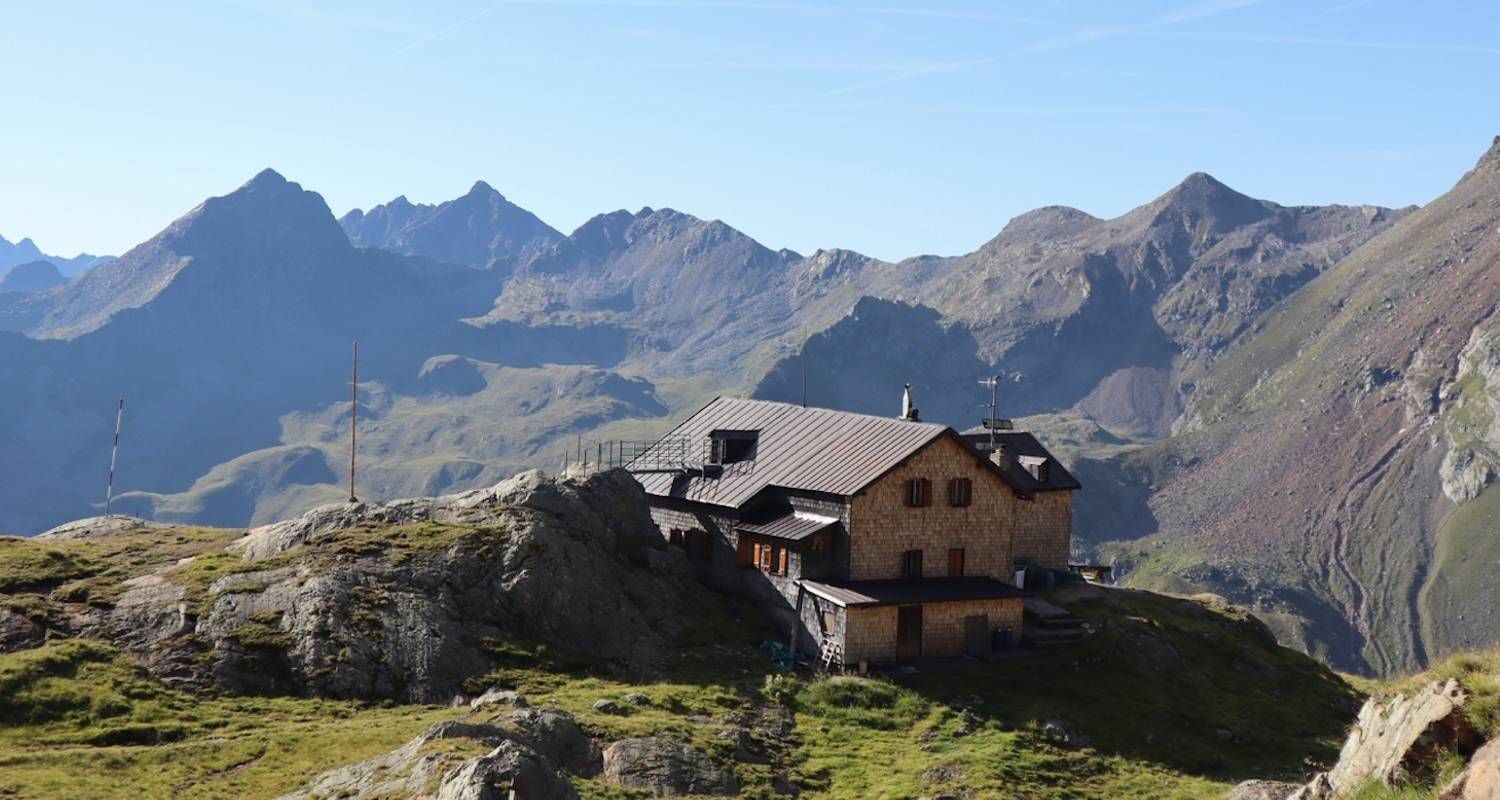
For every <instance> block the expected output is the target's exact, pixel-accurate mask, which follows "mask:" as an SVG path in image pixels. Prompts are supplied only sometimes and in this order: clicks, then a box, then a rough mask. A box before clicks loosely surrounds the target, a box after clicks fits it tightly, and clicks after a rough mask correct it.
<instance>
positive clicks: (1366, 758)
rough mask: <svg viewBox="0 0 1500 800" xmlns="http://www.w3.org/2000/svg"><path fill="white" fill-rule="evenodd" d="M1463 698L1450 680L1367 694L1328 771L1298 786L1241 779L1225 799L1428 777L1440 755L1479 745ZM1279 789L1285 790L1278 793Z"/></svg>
mask: <svg viewBox="0 0 1500 800" xmlns="http://www.w3.org/2000/svg"><path fill="white" fill-rule="evenodd" d="M1468 699H1469V694H1468V692H1467V691H1466V690H1465V689H1464V687H1463V686H1462V685H1460V684H1459V683H1458V682H1457V681H1455V680H1452V679H1449V680H1446V681H1440V682H1436V681H1435V682H1433V683H1429V684H1427V685H1426V686H1423V687H1422V688H1421V689H1419V690H1418V691H1416V692H1415V693H1413V694H1411V695H1405V696H1396V697H1390V698H1382V697H1372V698H1370V699H1369V700H1368V701H1366V702H1365V704H1364V706H1363V707H1362V708H1361V709H1360V711H1359V718H1358V719H1357V720H1356V721H1355V723H1354V727H1353V729H1352V730H1351V731H1350V732H1349V737H1348V738H1347V739H1345V740H1344V747H1343V749H1342V750H1341V751H1339V760H1338V762H1337V763H1336V764H1334V766H1333V769H1330V770H1329V771H1327V772H1322V773H1319V774H1317V775H1315V776H1313V779H1312V780H1311V781H1309V782H1308V783H1307V784H1305V785H1302V786H1300V787H1298V786H1296V785H1292V784H1282V783H1277V782H1271V781H1246V782H1245V783H1242V784H1240V785H1239V786H1236V787H1235V788H1234V790H1233V791H1232V792H1231V793H1230V795H1229V797H1230V798H1231V800H1259V798H1270V799H1271V800H1338V798H1343V797H1347V796H1349V795H1351V794H1352V793H1353V792H1355V791H1356V790H1358V789H1359V788H1360V787H1361V786H1362V785H1364V784H1366V783H1368V782H1370V781H1372V780H1373V781H1376V782H1378V783H1382V784H1385V785H1400V784H1409V783H1412V782H1416V781H1430V780H1432V779H1433V778H1434V777H1436V774H1437V771H1438V769H1439V764H1440V763H1441V762H1442V760H1443V759H1444V758H1445V757H1447V756H1448V755H1449V754H1451V753H1455V752H1456V753H1459V754H1468V753H1473V752H1474V750H1475V747H1476V746H1477V745H1478V743H1479V736H1478V734H1476V733H1475V731H1474V728H1473V727H1472V726H1471V725H1470V724H1469V719H1468V717H1467V715H1466V714H1465V711H1464V706H1465V704H1466V703H1467V702H1468ZM1486 749H1493V748H1486ZM1481 752H1483V751H1481ZM1491 760H1494V761H1500V753H1496V754H1493V755H1492V756H1489V757H1486V761H1485V764H1484V765H1480V767H1481V769H1493V768H1496V766H1497V765H1496V764H1491V763H1490V761H1491ZM1477 761H1478V759H1477V758H1476V762H1477ZM1474 769H1475V765H1471V767H1470V770H1469V772H1470V773H1472V772H1473V770H1474ZM1486 774H1487V773H1486ZM1451 788H1452V787H1450V789H1451ZM1283 790H1285V793H1282V794H1278V792H1283ZM1444 796H1445V797H1446V796H1448V795H1447V794H1446V793H1445V795H1444ZM1477 796H1481V797H1486V798H1488V797H1491V796H1492V795H1477ZM1453 797H1454V798H1458V797H1467V795H1453Z"/></svg>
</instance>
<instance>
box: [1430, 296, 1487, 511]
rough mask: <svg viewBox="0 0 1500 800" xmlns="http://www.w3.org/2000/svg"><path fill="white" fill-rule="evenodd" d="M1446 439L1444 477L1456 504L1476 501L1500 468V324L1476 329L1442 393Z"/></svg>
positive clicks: (1448, 490)
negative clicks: (1453, 376) (1497, 421)
mask: <svg viewBox="0 0 1500 800" xmlns="http://www.w3.org/2000/svg"><path fill="white" fill-rule="evenodd" d="M1441 396H1442V407H1443V410H1444V411H1445V412H1447V413H1445V414H1444V415H1443V420H1444V423H1445V426H1444V438H1445V439H1446V443H1447V446H1448V449H1447V452H1446V453H1444V454H1443V464H1442V468H1441V472H1440V475H1441V477H1442V480H1443V493H1444V494H1446V495H1447V496H1448V498H1449V499H1451V500H1453V501H1454V502H1458V503H1462V502H1464V501H1466V500H1472V499H1474V498H1475V497H1478V496H1479V493H1480V492H1482V491H1484V489H1485V487H1487V486H1489V485H1490V484H1491V483H1494V481H1495V476H1496V473H1497V471H1500V424H1496V420H1500V327H1497V323H1496V322H1495V321H1493V320H1492V321H1487V322H1486V323H1485V324H1484V325H1481V326H1480V327H1478V328H1475V329H1474V332H1473V333H1472V334H1471V335H1470V337H1469V343H1468V345H1467V346H1465V347H1464V349H1463V352H1461V353H1459V356H1458V370H1457V373H1456V378H1455V380H1454V381H1453V383H1451V384H1449V385H1448V386H1446V387H1444V389H1443V390H1442V392H1441Z"/></svg>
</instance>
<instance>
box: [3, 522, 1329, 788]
mask: <svg viewBox="0 0 1500 800" xmlns="http://www.w3.org/2000/svg"><path fill="white" fill-rule="evenodd" d="M438 533H441V532H438ZM356 534H357V535H356ZM391 534H392V535H391V537H390V541H389V542H387V544H389V546H390V547H391V548H393V550H392V552H393V553H395V554H398V555H399V552H400V551H401V550H402V548H405V547H409V546H411V543H410V542H408V541H406V540H407V539H409V538H411V536H412V535H414V532H413V530H411V529H409V528H401V529H395V530H394V531H392V532H391ZM228 535H229V532H224V531H209V530H202V529H167V530H161V531H154V532H142V533H136V534H128V535H124V536H120V537H110V538H107V539H103V540H96V541H90V540H82V541H67V542H50V543H47V542H35V541H16V540H7V541H5V542H4V543H3V544H0V585H4V586H10V587H19V588H21V589H24V591H17V592H16V593H11V594H8V595H4V599H5V600H6V602H7V605H10V604H13V603H23V602H30V603H31V604H33V605H43V603H42V601H44V600H45V601H47V603H51V602H53V600H54V596H55V595H57V594H69V595H82V596H85V597H87V598H89V599H90V600H91V601H93V602H97V603H107V602H108V598H109V597H110V595H111V593H112V590H113V581H117V580H118V579H120V578H121V577H124V576H126V575H128V574H130V573H133V572H137V571H139V570H140V569H141V568H142V567H143V566H144V565H145V564H146V562H148V561H149V562H155V563H161V561H160V560H159V559H162V558H175V557H178V556H180V555H181V554H184V553H187V552H203V553H204V556H200V559H199V560H195V561H194V562H189V563H188V564H186V565H183V566H179V567H176V568H175V569H199V570H206V572H205V574H204V575H202V576H201V577H202V579H203V580H204V581H207V580H210V579H211V578H212V577H218V576H220V575H222V574H224V573H225V572H227V571H232V570H233V569H234V565H233V564H231V563H219V562H220V561H221V559H220V558H218V557H217V555H215V554H216V553H218V552H219V546H220V545H221V544H222V542H223V541H224V540H225V537H227V536H228ZM438 538H442V537H440V536H439V537H438ZM380 540H381V535H380V532H379V531H373V530H370V531H359V532H356V533H352V534H351V536H350V541H349V546H350V547H359V548H364V547H368V546H375V545H376V544H378V543H379V541H380ZM158 548H159V550H158ZM53 551H56V552H57V553H59V554H60V555H56V556H54V555H49V553H51V552H53ZM148 554H149V555H150V556H151V557H149V558H148ZM80 563H81V564H82V566H80ZM39 564H40V565H41V566H39ZM48 564H54V565H56V571H52V569H51V568H50V567H48V566H46V565H48ZM121 564H134V566H129V567H128V568H127V567H123V566H121ZM195 565H199V566H195ZM210 566H211V567H212V569H209V567H210ZM210 573H211V574H210ZM106 576H113V577H109V578H107V577H106ZM27 598H29V600H25V599H27ZM1062 602H1066V603H1068V604H1069V605H1071V606H1072V607H1073V608H1074V610H1075V613H1078V614H1079V615H1081V616H1083V617H1085V618H1086V619H1087V620H1089V621H1090V623H1091V624H1092V625H1094V626H1096V627H1097V628H1098V629H1099V631H1100V632H1099V633H1097V634H1096V635H1094V636H1093V637H1091V638H1090V639H1089V640H1087V641H1086V642H1085V643H1083V644H1080V645H1077V646H1075V647H1072V648H1068V649H1063V650H1054V651H1050V652H1046V653H1044V654H1039V655H1032V656H1029V657H1024V658H1016V659H1012V660H1006V661H1001V662H997V663H992V664H985V665H969V666H964V667H961V668H958V669H953V670H947V671H941V672H931V673H923V674H914V675H904V676H898V677H896V678H895V679H892V680H851V679H834V680H824V679H814V678H811V677H803V678H787V677H771V672H770V669H769V666H768V664H767V662H766V660H765V658H764V656H763V655H762V654H760V653H759V652H757V651H756V650H755V649H754V647H753V645H754V644H755V643H757V642H759V641H761V640H762V639H764V638H768V637H769V635H770V633H769V632H768V631H766V630H765V629H764V628H762V627H761V626H759V625H758V624H756V623H754V622H752V621H751V619H752V618H749V617H746V618H745V619H744V620H735V619H733V618H732V617H731V616H730V614H729V613H728V612H727V611H725V610H722V609H720V610H709V611H707V612H705V616H704V619H703V622H702V624H701V625H700V626H699V627H698V628H697V629H696V631H695V633H694V635H693V639H692V640H691V641H684V642H683V643H682V648H681V650H680V651H679V652H678V653H677V654H676V657H675V662H674V663H675V666H674V668H673V669H672V670H671V671H670V673H669V674H667V675H664V676H656V677H630V676H621V675H618V674H610V673H606V672H602V671H598V670H596V669H594V668H593V667H592V665H591V664H590V663H589V662H588V661H586V660H581V659H577V658H572V657H569V656H566V655H559V654H556V653H552V652H548V651H547V650H546V649H545V648H542V649H538V648H534V647H529V646H525V645H521V644H512V645H507V646H505V649H504V650H502V651H501V653H500V655H501V657H502V664H503V667H502V668H501V669H500V670H498V671H497V672H496V673H495V674H492V675H489V676H481V677H476V678H475V679H474V680H472V681H471V686H469V687H467V688H470V689H472V690H474V691H479V690H482V689H484V688H487V687H488V686H491V685H496V684H498V685H506V686H512V687H515V688H518V689H520V690H521V691H522V692H523V693H525V694H526V695H527V696H528V697H529V698H530V699H531V700H532V702H533V704H537V705H542V704H549V705H557V706H560V707H562V708H565V709H567V710H568V711H570V712H572V713H573V714H574V715H575V716H577V718H578V719H579V721H580V723H581V724H582V725H583V726H584V727H585V728H586V729H587V730H589V731H590V732H591V733H592V734H594V735H596V736H598V737H600V738H601V739H604V740H606V741H612V740H614V739H618V738H621V737H624V736H631V735H642V734H647V733H669V734H672V735H675V736H678V737H681V738H685V739H688V740H690V741H692V742H693V743H695V744H696V745H698V746H700V747H702V748H704V749H706V750H709V751H710V752H714V753H716V754H718V755H720V756H724V757H727V752H728V749H729V748H730V744H729V743H728V741H727V740H725V739H724V738H722V737H721V736H720V734H721V733H724V732H726V731H728V730H730V729H731V727H732V726H731V725H730V723H729V721H728V720H727V719H726V717H727V716H728V715H732V714H735V713H739V712H743V711H745V710H747V709H751V708H754V707H756V706H758V705H761V704H763V703H765V702H767V701H768V700H775V701H778V702H785V703H786V704H788V705H789V706H791V707H792V708H793V709H794V710H795V712H796V717H795V719H796V722H795V729H794V731H793V733H792V735H791V737H790V738H789V740H788V741H786V742H785V743H784V744H785V749H784V751H783V754H782V756H781V759H782V760H781V764H780V768H781V769H783V770H784V771H786V772H787V773H789V774H790V776H791V777H792V778H793V779H794V780H795V781H797V782H798V783H799V784H801V785H803V786H804V787H806V788H807V789H808V791H807V792H806V795H805V796H809V797H817V798H849V799H850V800H853V798H870V797H902V796H914V795H917V794H922V793H936V792H943V791H946V792H963V791H973V792H977V793H978V794H979V795H980V796H985V795H988V794H992V793H994V792H998V791H1000V790H1002V789H1004V790H1006V791H1020V792H1024V793H1026V794H1027V795H1028V796H1030V797H1032V798H1053V797H1056V798H1072V797H1076V798H1083V797H1098V796H1109V797H1141V798H1146V797H1150V798H1162V797H1166V798H1200V797H1201V798H1210V797H1218V796H1220V795H1221V794H1222V792H1223V790H1224V787H1225V786H1227V785H1229V784H1231V783H1232V782H1234V781H1237V780H1240V779H1243V778H1248V777H1260V776H1291V775H1300V774H1302V773H1303V772H1305V771H1306V767H1305V764H1304V761H1305V760H1306V759H1312V760H1314V761H1323V762H1326V761H1328V760H1330V759H1331V758H1332V756H1333V755H1334V753H1335V750H1336V747H1337V744H1338V741H1339V740H1340V738H1341V737H1342V733H1343V726H1344V724H1345V722H1346V721H1347V718H1348V714H1349V702H1350V699H1351V698H1352V696H1353V692H1352V690H1351V689H1350V688H1349V687H1348V686H1347V685H1345V684H1344V683H1342V682H1341V681H1339V680H1338V679H1337V678H1336V677H1334V676H1333V675H1332V674H1331V673H1329V672H1328V671H1327V670H1325V669H1323V668H1321V667H1319V666H1318V665H1316V664H1315V663H1314V662H1312V661H1310V660H1308V659H1306V658H1305V657H1303V656H1301V655H1299V654H1296V653H1294V652H1292V651H1289V650H1285V649H1281V648H1270V647H1267V646H1265V645H1264V644H1263V643H1257V641H1258V637H1257V636H1255V635H1254V632H1253V630H1252V629H1251V628H1250V627H1248V626H1247V625H1246V624H1245V623H1243V622H1241V621H1239V620H1238V618H1239V617H1240V616H1241V614H1242V612H1239V611H1238V610H1236V609H1233V608H1225V607H1221V606H1212V607H1211V605H1205V604H1203V603H1200V602H1193V601H1186V600H1179V599H1171V598H1165V597H1159V596H1153V595H1149V594H1144V593H1136V592H1108V593H1106V594H1105V595H1104V599H1100V598H1099V597H1088V596H1085V597H1082V598H1079V597H1068V598H1064V599H1063V600H1062ZM631 692H638V693H642V694H645V695H647V696H648V697H649V698H651V700H652V703H651V705H649V706H645V707H636V706H629V705H627V706H626V708H627V714H625V715H623V716H616V715H607V714H602V713H600V712H598V711H595V710H594V709H593V703H594V701H596V700H598V699H600V698H603V697H610V698H615V699H617V700H618V699H620V698H622V697H623V696H624V695H625V694H627V693H631ZM468 714H469V712H467V711H466V710H460V709H449V708H442V707H429V706H400V705H391V704H370V703H351V702H334V701H323V700H317V699H304V698H285V697H194V696H190V695H186V694H183V693H180V692H176V691H173V690H170V689H167V688H165V687H163V686H162V685H161V684H159V683H158V682H156V681H155V680H153V679H152V678H151V677H150V676H149V675H147V674H145V673H144V672H143V671H141V670H140V668H138V667H137V666H135V665H134V664H132V663H131V662H130V661H129V660H128V659H127V658H126V657H124V656H123V655H121V654H119V653H118V652H117V651H115V650H114V649H113V648H111V647H109V646H107V645H102V644H98V643H90V642H82V641H61V640H54V641H52V642H49V643H48V644H47V645H45V646H44V647H42V648H39V649H36V650H31V651H24V652H20V653H13V654H9V655H4V656H0V715H3V716H4V719H0V745H3V747H0V753H3V754H0V787H8V788H9V789H10V792H11V795H10V796H18V797H47V798H71V797H79V798H83V797H89V798H97V797H136V796H178V797H184V798H195V797H204V798H207V797H265V796H274V795H276V794H279V793H283V792H286V791H289V790H292V789H295V788H297V787H299V786H301V785H303V784H304V783H305V782H306V781H307V780H308V779H309V778H310V777H312V776H314V775H316V774H318V773H320V772H322V771H324V770H326V769H329V768H332V767H336V766H341V765H343V764H347V763H351V762H354V761H358V760H361V759H363V758H367V757H369V756H372V755H376V754H379V753H384V752H386V751H389V750H391V749H393V748H394V747H396V746H398V745H399V744H401V743H403V742H404V741H406V740H408V739H409V738H410V737H411V736H413V735H415V734H416V733H417V732H419V731H420V730H422V729H423V728H425V727H426V726H427V725H429V724H431V723H432V722H434V721H437V720H441V719H451V718H456V717H463V716H466V715H468ZM1051 719H1061V720H1064V721H1065V722H1066V723H1067V724H1068V725H1069V726H1071V727H1072V728H1074V729H1075V730H1077V731H1078V732H1079V733H1081V734H1083V735H1084V736H1086V737H1087V738H1088V739H1089V742H1090V743H1089V744H1088V745H1087V746H1085V747H1066V746H1063V745H1061V744H1058V743H1055V742H1053V741H1051V740H1050V739H1048V738H1047V737H1046V736H1045V735H1043V733H1042V731H1041V726H1042V723H1043V722H1044V721H1046V720H1051ZM1221 730H1222V731H1227V732H1228V733H1220V731H1221ZM735 769H736V771H737V772H738V774H739V777H740V779H741V781H742V783H743V784H744V785H745V786H746V792H745V795H744V796H746V797H771V796H772V789H771V780H772V771H771V768H770V767H767V766H763V765H749V764H736V765H735ZM579 788H580V791H581V792H582V794H583V795H584V796H585V797H587V798H596V799H602V798H624V797H634V796H637V795H632V794H630V793H628V792H623V791H622V790H619V789H617V788H614V787H609V786H606V785H605V784H603V783H601V782H599V781H580V782H579ZM0 796H4V795H3V793H0Z"/></svg>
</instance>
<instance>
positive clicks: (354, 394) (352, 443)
mask: <svg viewBox="0 0 1500 800" xmlns="http://www.w3.org/2000/svg"><path fill="white" fill-rule="evenodd" d="M358 450H359V340H355V342H354V356H353V360H352V363H351V366H350V380H349V502H351V503H358V502H359V498H358V497H355V496H354V455H355V453H356V452H358Z"/></svg>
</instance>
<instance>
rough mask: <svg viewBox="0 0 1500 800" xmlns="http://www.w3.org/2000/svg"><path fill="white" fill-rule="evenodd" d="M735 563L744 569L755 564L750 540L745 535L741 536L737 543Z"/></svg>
mask: <svg viewBox="0 0 1500 800" xmlns="http://www.w3.org/2000/svg"><path fill="white" fill-rule="evenodd" d="M734 565H735V566H736V567H741V568H744V569H749V568H750V567H752V566H754V565H755V561H754V560H753V559H752V557H751V552H750V540H749V539H746V538H745V537H744V536H740V537H739V541H738V542H736V543H735V546H734Z"/></svg>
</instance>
